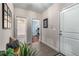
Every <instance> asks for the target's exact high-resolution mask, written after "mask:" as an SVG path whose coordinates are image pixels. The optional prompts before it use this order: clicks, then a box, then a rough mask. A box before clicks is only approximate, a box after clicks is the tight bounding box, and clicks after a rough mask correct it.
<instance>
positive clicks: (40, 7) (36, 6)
mask: <svg viewBox="0 0 79 59" xmlns="http://www.w3.org/2000/svg"><path fill="white" fill-rule="evenodd" d="M51 5H52V3H14V7H15V8H22V9H26V10H32V11H35V12H39V13H41V12H43V11H45V10H46V9H47V8H49V7H50V6H51Z"/></svg>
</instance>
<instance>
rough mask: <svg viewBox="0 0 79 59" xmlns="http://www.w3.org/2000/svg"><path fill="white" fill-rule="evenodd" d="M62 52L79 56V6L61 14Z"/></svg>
mask: <svg viewBox="0 0 79 59" xmlns="http://www.w3.org/2000/svg"><path fill="white" fill-rule="evenodd" d="M60 33H61V34H62V35H60V52H61V53H63V54H65V55H79V4H77V5H74V6H72V7H70V8H68V9H66V10H63V11H62V12H61V13H60Z"/></svg>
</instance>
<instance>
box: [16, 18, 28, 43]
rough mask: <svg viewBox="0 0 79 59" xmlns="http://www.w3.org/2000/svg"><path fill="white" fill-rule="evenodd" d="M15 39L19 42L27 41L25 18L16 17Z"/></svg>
mask: <svg viewBox="0 0 79 59" xmlns="http://www.w3.org/2000/svg"><path fill="white" fill-rule="evenodd" d="M16 20H17V39H18V40H19V41H20V42H27V34H26V31H27V26H26V24H27V20H26V18H23V17H17V18H16Z"/></svg>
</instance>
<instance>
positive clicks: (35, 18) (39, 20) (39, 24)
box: [31, 18, 42, 41]
mask: <svg viewBox="0 0 79 59" xmlns="http://www.w3.org/2000/svg"><path fill="white" fill-rule="evenodd" d="M33 20H39V19H37V18H32V21H33ZM32 24H33V23H32ZM39 25H40V30H39V33H40V35H39V41H41V33H42V32H41V31H42V30H41V20H39ZM31 29H32V28H31ZM31 31H32V30H31ZM32 34H33V33H32Z"/></svg>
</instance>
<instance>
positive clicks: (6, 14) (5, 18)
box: [2, 3, 12, 29]
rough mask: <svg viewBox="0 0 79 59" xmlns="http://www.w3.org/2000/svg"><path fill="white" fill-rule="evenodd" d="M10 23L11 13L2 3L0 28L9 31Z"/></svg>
mask: <svg viewBox="0 0 79 59" xmlns="http://www.w3.org/2000/svg"><path fill="white" fill-rule="evenodd" d="M11 21H12V13H11V10H10V8H9V7H8V5H7V4H6V3H2V28H3V29H10V28H11Z"/></svg>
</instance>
